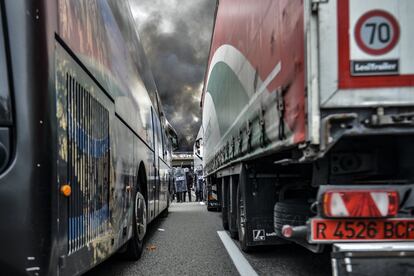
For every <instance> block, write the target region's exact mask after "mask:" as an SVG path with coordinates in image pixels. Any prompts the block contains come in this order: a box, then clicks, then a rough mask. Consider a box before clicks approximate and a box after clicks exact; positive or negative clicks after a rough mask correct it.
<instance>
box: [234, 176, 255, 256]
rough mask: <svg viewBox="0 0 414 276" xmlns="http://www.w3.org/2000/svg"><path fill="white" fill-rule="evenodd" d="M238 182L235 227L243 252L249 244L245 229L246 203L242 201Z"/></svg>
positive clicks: (247, 248) (247, 250)
mask: <svg viewBox="0 0 414 276" xmlns="http://www.w3.org/2000/svg"><path fill="white" fill-rule="evenodd" d="M240 186H241V185H240V183H239V185H238V186H237V226H238V227H237V228H238V234H239V242H240V247H241V249H242V250H243V251H244V252H249V251H250V250H251V248H252V247H251V246H248V245H247V229H246V207H245V206H246V205H245V202H244V198H245V197H244V196H242V191H241V187H240Z"/></svg>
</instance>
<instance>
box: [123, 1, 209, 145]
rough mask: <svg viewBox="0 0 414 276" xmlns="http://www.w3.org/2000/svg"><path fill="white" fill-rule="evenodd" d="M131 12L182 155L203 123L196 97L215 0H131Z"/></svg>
mask: <svg viewBox="0 0 414 276" xmlns="http://www.w3.org/2000/svg"><path fill="white" fill-rule="evenodd" d="M131 2H132V3H131V7H132V13H133V15H134V17H135V20H136V21H137V23H138V29H139V33H140V37H141V41H142V43H143V46H144V49H145V52H146V54H147V58H148V60H149V63H150V65H151V69H152V71H153V74H154V78H155V82H156V84H157V87H158V92H159V94H160V97H161V101H162V103H163V107H164V110H165V113H166V115H167V118H168V120H169V121H170V122H171V124H172V125H173V126H174V128H175V129H176V130H177V132H178V135H179V144H180V148H179V150H181V151H189V150H192V145H193V143H194V138H195V137H196V135H197V132H198V129H199V127H200V124H201V110H200V96H201V90H202V87H203V78H204V72H205V70H206V66H207V58H208V50H209V46H210V38H211V31H212V26H213V17H214V9H215V5H216V0H145V1H142V0H141V1H139V0H132V1H131Z"/></svg>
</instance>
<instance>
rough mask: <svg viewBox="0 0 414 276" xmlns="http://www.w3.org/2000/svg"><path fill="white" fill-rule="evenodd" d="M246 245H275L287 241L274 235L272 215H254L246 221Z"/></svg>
mask: <svg viewBox="0 0 414 276" xmlns="http://www.w3.org/2000/svg"><path fill="white" fill-rule="evenodd" d="M246 230H247V245H248V246H260V245H275V244H284V243H287V242H286V241H285V240H283V239H281V238H279V237H278V236H277V235H276V232H275V229H274V226H273V217H272V216H270V217H254V218H251V219H250V220H249V221H247V223H246Z"/></svg>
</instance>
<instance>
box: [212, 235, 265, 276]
mask: <svg viewBox="0 0 414 276" xmlns="http://www.w3.org/2000/svg"><path fill="white" fill-rule="evenodd" d="M217 234H218V235H219V237H220V239H221V242H222V243H223V245H224V247H225V248H226V250H227V253H229V256H230V258H231V260H232V261H233V263H234V266H235V267H236V268H237V271H238V272H239V274H240V276H258V274H257V273H256V271H254V269H253V267H252V266H251V265H250V263H249V262H248V261H247V260H246V258H245V257H244V256H243V254H242V253H241V252H240V250H239V248H238V247H237V246H236V245H235V244H234V242H233V240H232V239H231V238H230V236H229V234H227V232H226V231H217Z"/></svg>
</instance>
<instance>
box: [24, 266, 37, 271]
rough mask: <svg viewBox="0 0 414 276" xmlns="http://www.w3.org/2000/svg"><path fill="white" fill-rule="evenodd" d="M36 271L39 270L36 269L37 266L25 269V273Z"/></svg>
mask: <svg viewBox="0 0 414 276" xmlns="http://www.w3.org/2000/svg"><path fill="white" fill-rule="evenodd" d="M38 270H40V267H37V266H34V267H28V268H26V271H38Z"/></svg>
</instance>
